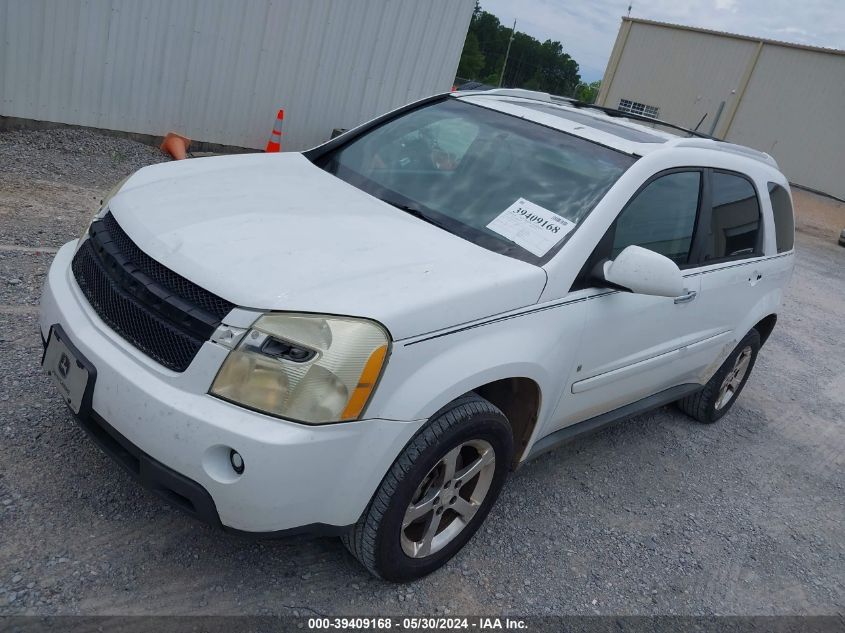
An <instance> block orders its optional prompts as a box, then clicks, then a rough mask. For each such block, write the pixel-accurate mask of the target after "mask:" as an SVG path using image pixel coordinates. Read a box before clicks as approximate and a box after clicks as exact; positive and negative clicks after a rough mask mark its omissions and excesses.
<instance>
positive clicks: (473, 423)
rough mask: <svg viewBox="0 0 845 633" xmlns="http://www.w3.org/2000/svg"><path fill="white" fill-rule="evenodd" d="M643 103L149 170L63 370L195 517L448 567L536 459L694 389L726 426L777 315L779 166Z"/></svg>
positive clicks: (82, 289)
mask: <svg viewBox="0 0 845 633" xmlns="http://www.w3.org/2000/svg"><path fill="white" fill-rule="evenodd" d="M619 114H620V113H618V112H615V111H611V110H603V109H599V108H595V107H592V106H589V107H588V106H585V105H584V104H579V103H577V102H571V101H567V100H563V99H558V98H552V97H549V96H548V95H544V94H540V93H527V92H524V91H513V90H498V91H489V92H484V93H453V94H450V95H441V96H437V97H433V98H430V99H426V100H423V101H421V102H418V103H415V104H412V105H410V106H407V107H404V108H401V109H399V110H397V111H395V112H392V113H389V114H387V115H385V116H383V117H380V118H378V119H376V120H374V121H371V122H369V123H367V124H364V125H362V126H361V127H359V128H357V129H354V130H351V131H350V132H348V133H346V134H344V135H342V136H340V137H338V138H336V139H334V140H332V141H330V142H328V143H326V144H324V145H322V146H320V147H317V148H316V149H313V150H310V151H308V152H305V153H284V154H254V155H239V156H225V157H214V158H202V159H194V160H187V161H183V162H174V163H169V164H161V165H154V166H151V167H147V168H145V169H142V170H140V171H138V172H137V173H135V174H134V175H133V176H131V177H130V178H129V179H128V180H126V181H125V182H123V183H122V184H121V185H119V186H118V187H116V188H115V190H114V192H113V194H112V195H110V196H109V197H108V199H107V200H105V201H104V204H103V207H102V209H101V210H100V211H99V213H98V214H97V215H96V217H95V218H94V220H93V222H92V223H91V225H90V227H88V228H87V230H86V232H85V234H84V236H83V238H82V239H81V240H79V241H74V242H70V243H68V244H66V245H65V246H64V247H63V248H62V249H61V250H60V251H59V252H58V254H57V255H56V258H55V261H54V262H53V264H52V267H51V269H50V272H49V276H48V280H47V283H46V286H45V289H44V295H43V299H42V302H41V331H42V335H43V337H44V343H45V353H44V360H43V365H44V367H45V369H46V370H47V371H48V372H49V373H51V375H53V376H54V377H55V381H56V384H57V385H58V389H59V390H60V392H61V394H62V395H63V397H64V398H65V399H66V401H67V402H68V404H69V406H70V407H71V409H72V410H73V411H74V412H75V413H76V414H77V417H78V419H79V421H80V423H81V424H82V425H83V427H84V428H85V429H86V430H87V431H88V433H89V434H90V435H91V436H92V437H93V438H94V439H95V440H96V441H97V442H98V443H99V444H100V445H101V446H102V447H103V448H104V449H105V450H106V452H108V453H109V454H110V455H111V456H112V457H114V458H115V459H116V460H117V461H118V462H119V463H120V464H121V465H122V466H123V467H125V468H126V469H127V470H128V471H129V472H130V473H132V474H133V475H134V476H136V477H137V478H138V479H139V480H140V481H141V483H143V484H145V485H146V486H148V487H149V488H151V489H152V490H153V491H155V492H157V493H158V494H160V495H161V496H163V497H164V498H166V499H167V500H169V501H170V502H172V503H174V504H176V505H178V506H180V507H182V508H183V509H185V510H187V511H188V512H190V513H192V514H193V515H195V516H197V517H199V518H201V519H204V520H206V521H208V522H210V523H212V524H215V525H218V526H221V527H222V528H223V529H225V530H227V531H230V532H239V533H251V534H255V533H258V534H266V533H270V534H286V533H291V532H298V531H309V532H316V533H321V534H336V535H341V536H342V537H343V539H344V541H345V543H346V545H347V546H348V547H349V549H350V550H351V551H352V553H353V554H354V555H355V556H356V557H357V558H358V559H359V560H360V561H361V562H362V563H363V564H364V566H366V568H367V569H369V570H370V571H371V572H372V573H374V574H377V575H379V576H381V577H383V578H386V579H390V580H395V581H405V580H409V579H413V578H416V577H419V576H421V575H423V574H427V573H429V572H431V571H433V570H434V569H436V568H438V567H439V566H440V565H442V564H443V563H444V562H445V561H446V560H448V559H449V558H450V557H451V556H453V555H454V554H455V553H456V552H457V551H458V550H459V549H460V548H461V547H463V546H464V544H465V543H466V542H467V541H468V540H469V539H470V537H471V536H472V534H473V533H474V532H475V531H476V530H477V529H478V527H479V525H480V524H481V523H482V522H483V520H484V518H485V516H486V515H487V513H488V512H489V511H490V508H491V506H492V505H493V503H494V502H495V500H496V497H497V496H498V494H499V491H500V490H501V487H502V485H503V483H504V480H505V477H506V475H507V473H508V471H509V470H511V469H513V468H516V467H518V466H519V465H520V464H521V463H523V462H525V461H526V460H528V459H531V458H533V457H535V456H537V455H539V454H540V453H542V452H544V451H547V450H549V449H550V448H552V447H554V446H555V445H557V444H559V443H561V442H564V441H567V440H570V439H572V438H573V437H575V436H577V435H579V434H581V433H584V432H588V431H592V430H594V429H596V428H597V427H599V426H601V425H604V424H606V423H608V422H611V421H614V420H618V419H620V418H623V417H625V416H630V415H632V414H635V413H638V412H641V411H644V410H646V409H650V408H654V407H658V406H661V405H665V404H667V403H670V402H677V403H678V405H679V407H680V408H681V410H683V411H685V412H686V413H688V414H689V415H691V416H692V417H694V418H696V419H698V420H700V421H702V422H714V421H716V420H717V419H719V418H720V417H722V416H723V415H724V414H725V413H726V412H727V411H728V410H729V409H730V407H731V405H732V404H733V402H734V401H735V400H736V397H737V395H738V394H739V392H740V391H741V390H742V387H743V385H744V384H745V382H746V380H747V379H748V375H749V373H750V371H751V368H752V367H753V365H754V361H755V358H756V356H757V353H758V350H759V349H760V346H761V345H762V344H763V343H764V342H765V340H766V338H767V337H768V336H769V334H770V333H771V331H772V328H773V327H774V325H775V320H776V318H777V317H776V315H777V311H778V306H779V305H780V302H781V297H782V292H783V287H784V284H785V283H786V282H787V280H788V278H789V276H790V273H791V271H792V267H793V259H794V258H793V219H792V207H791V202H790V193H789V185H788V183H787V181H786V178H784V176H783V175H782V174H781V173H780V171H778V168H777V166H776V164H775V162H774V161H773V160H772V159H771V158H770V157H769V156H768V155H766V154H762V153H759V152H756V151H754V150H750V149H747V148H743V147H738V146H735V145H730V144H726V143H722V142H719V141H716V140H711V139H702V138H692V137H689V136H688V137H686V138H682V137H678V136H673V135H671V134H669V133H666V132H662V131H658V130H657V129H654V125H652V124H649V125H644V124H640V123H637V122H636V121H633V120H632V119H631V116H630V115H626V117H621V116H619Z"/></svg>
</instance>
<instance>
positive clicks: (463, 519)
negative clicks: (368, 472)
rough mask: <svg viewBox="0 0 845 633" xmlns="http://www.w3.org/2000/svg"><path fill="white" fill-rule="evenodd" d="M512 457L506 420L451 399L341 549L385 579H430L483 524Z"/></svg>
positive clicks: (484, 405)
mask: <svg viewBox="0 0 845 633" xmlns="http://www.w3.org/2000/svg"><path fill="white" fill-rule="evenodd" d="M512 456H513V435H512V431H511V426H510V423H509V422H508V420H507V418H506V417H505V415H504V414H503V413H502V412H501V411H500V410H499V409H498V408H497V407H496V406H494V405H493V404H491V403H490V402H489V401H487V400H485V399H484V398H481V397H480V396H477V395H475V394H470V395H468V396H463V397H461V398H458V399H457V400H455V401H454V402H452V403H450V404H449V405H447V406H446V407H444V408H443V409H441V410H440V411H439V412H438V413H436V414H435V415H434V416H433V417H432V418H431V420H429V422H428V423H427V424H426V425H425V426H424V427H423V428H422V430H420V432H419V433H417V435H416V436H415V437H414V438H413V439H412V440H411V442H410V443H409V444H408V445H407V446H406V447H405V449H404V450H403V451H402V453H401V454H400V455H399V457H398V458H397V459H396V461H395V462H394V463H393V466H392V467H391V468H390V470H389V471H388V473H387V475H385V477H384V479H383V480H382V482H381V485H380V486H379V488H378V490H377V491H376V493H375V494H374V495H373V498H372V500H371V501H370V504H369V506H368V507H367V509H366V510H365V511H364V514H363V515H362V516H361V518H360V519H359V520H358V522H357V523H356V524H355V526H354V527H353V529H352V530H351V531H350V533H349V534H347V535H345V536H343V537H342V540H343V543H344V545H346V547H347V549H348V550H349V551H350V552H351V553H352V554H353V555H354V556H355V558H357V559H358V560H359V561H360V562H361V564H362V565H364V567H366V568H367V570H369V571H370V573H372V574H373V575H375V576H378V577H380V578H384V579H385V580H390V581H393V582H407V581H410V580H415V579H417V578H420V577H422V576H425V575H426V574H430V573H431V572H433V571H434V570H436V569H437V568H439V567H441V566H442V565H443V564H444V563H446V561H448V560H449V559H450V558H452V556H454V555H455V554H457V553H458V551H460V549H461V548H462V547H463V546H464V545H465V544H466V543H467V541H469V539H470V538H472V535H473V534H474V533H475V532H476V530H478V528H479V526H480V525H481V524H482V523H483V521H484V519H485V517H486V516H487V514H488V512H489V511H490V508H492V507H493V504H494V503H495V501H496V498H497V497H498V496H499V492H500V490H501V489H502V486H503V485H504V482H505V478H506V476H507V472H508V469H509V466H510V462H511V458H512ZM462 473H463V474H462Z"/></svg>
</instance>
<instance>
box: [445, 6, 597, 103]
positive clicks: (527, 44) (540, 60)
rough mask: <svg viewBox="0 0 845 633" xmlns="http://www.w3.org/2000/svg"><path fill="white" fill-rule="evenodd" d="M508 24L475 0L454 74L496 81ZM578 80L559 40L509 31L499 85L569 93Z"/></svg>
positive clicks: (484, 80) (562, 93) (501, 61)
mask: <svg viewBox="0 0 845 633" xmlns="http://www.w3.org/2000/svg"><path fill="white" fill-rule="evenodd" d="M510 38H511V28H510V27H507V26H504V25H502V23H501V22H500V21H499V18H497V17H496V16H495V15H493V14H492V13H488V12H487V11H484V10H483V9H482V8H481V6H480V4H479V3H478V2H476V5H475V10H474V11H473V14H472V19H471V20H470V24H469V31H468V32H467V38H466V41H465V42H464V50H463V53H462V54H461V63H460V65H459V67H458V76H459V77H461V78H463V79H474V80H477V81H481V82H483V83H486V84H491V85H494V86H495V85H497V84H498V83H499V76H500V75H501V72H502V65H503V64H504V63H505V51H507V48H508V41H509V40H510ZM580 82H581V77H580V75H579V74H578V64H577V63H576V62H575V60H574V59H572V58H571V57H570V56H569V55H568V54H567V53H565V52H564V50H563V45H562V44H561V43H560V42H556V41H552V40H546V41H545V42H542V43H541V42H539V41H538V40H537V39H535V38H533V37H531V36H530V35H528V34H527V33H520V32H519V31H517V32H516V33H514V34H513V43H512V44H511V49H510V56H509V58H508V63H507V66H506V67H505V75H504V78H503V81H502V85H503V86H505V87H508V88H528V89H531V90H542V91H545V92H550V93H553V94H560V95H569V94H572V93H573V92H575V91H576V88H577V87H579V84H580Z"/></svg>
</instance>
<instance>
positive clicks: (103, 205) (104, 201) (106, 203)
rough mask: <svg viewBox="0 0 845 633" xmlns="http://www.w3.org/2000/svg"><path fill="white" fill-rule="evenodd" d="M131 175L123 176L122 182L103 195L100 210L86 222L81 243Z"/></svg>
mask: <svg viewBox="0 0 845 633" xmlns="http://www.w3.org/2000/svg"><path fill="white" fill-rule="evenodd" d="M131 176H132V174H129V176H127V177H126V178H123V179H122V180H121V181H120V182H118V183H117V184H116V185H115V186H114V187H112V188H111V189H109V192H108V193H107V194H106V195H105V196H104V197H103V199H102V200H101V201H100V210H99V211H97V213H95V214H94V217H92V218H91V219H90V220H89V221H88V222H87V223H86V224H85V230H84V231H82V235H80V236H79V244H82V242H83V240H84V239H85V238H86V237H87V236H88V229H90V228H91V224H92V223H93V222H94V220H98V219H100V218H101V217H103V216H104V215H105V210H106V209H107V208H108V206H109V200H111V199H112V198H114V196H115V195H116V194H117V192H118V191H120V188H121V187H123V185H124V183H125V182H126V181H127V180H129V178H130V177H131Z"/></svg>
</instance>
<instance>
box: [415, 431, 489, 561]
mask: <svg viewBox="0 0 845 633" xmlns="http://www.w3.org/2000/svg"><path fill="white" fill-rule="evenodd" d="M495 470H496V452H495V451H494V450H493V447H492V446H491V445H490V443H488V442H486V441H485V440H480V439H476V440H469V441H467V442H464V443H462V444H460V445H458V446H456V447H455V448H453V449H451V450H450V451H449V452H448V453H446V454H445V455H444V456H443V457H441V458H440V460H439V461H438V462H437V463H436V464H435V465H434V467H432V469H431V470H430V471H429V472H428V474H427V475H426V476H425V477H423V480H422V481H421V482H420V485H419V486H417V489H416V491H415V492H414V494H413V496H412V497H411V503H410V504H408V507H407V509H406V510H405V515H404V517H403V519H402V533H401V536H400V540H401V543H402V551H404V552H405V554H406V555H408V556H410V557H411V558H423V557H425V556H430V555H431V554H434V553H435V552H438V551H440V550H441V549H443V548H444V547H446V545H448V544H449V543H450V542H451V541H453V540H454V539H455V537H456V536H458V534H460V533H461V532H462V531H463V530H464V528H465V527H466V526H467V525H468V524H469V523H470V521H472V518H473V517H474V516H475V514H476V512H477V511H478V509H479V508H480V507H481V504H482V503H483V502H484V499H485V497H486V496H487V492H488V491H489V490H490V484H491V483H492V481H493V475H494V473H495Z"/></svg>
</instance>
